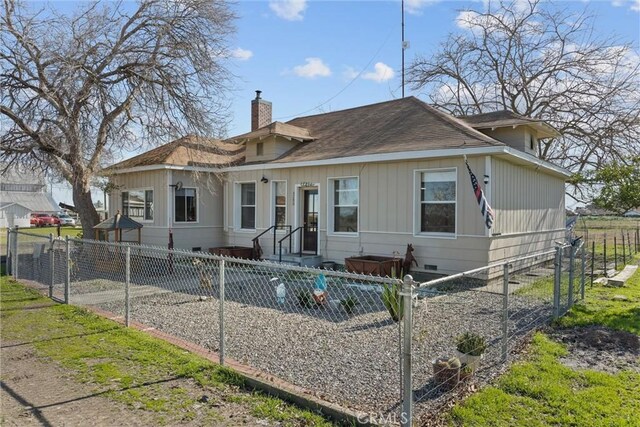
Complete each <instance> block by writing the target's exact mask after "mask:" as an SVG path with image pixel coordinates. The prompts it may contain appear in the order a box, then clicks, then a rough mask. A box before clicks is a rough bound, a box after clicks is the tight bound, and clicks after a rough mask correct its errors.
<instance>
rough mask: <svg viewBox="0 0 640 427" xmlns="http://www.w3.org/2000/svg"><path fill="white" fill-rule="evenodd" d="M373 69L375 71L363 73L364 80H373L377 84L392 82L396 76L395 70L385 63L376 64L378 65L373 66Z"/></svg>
mask: <svg viewBox="0 0 640 427" xmlns="http://www.w3.org/2000/svg"><path fill="white" fill-rule="evenodd" d="M373 69H374V70H375V71H369V72H367V73H363V74H362V78H363V79H366V80H373V81H374V82H377V83H383V82H386V81H387V80H391V79H392V78H393V76H394V75H395V72H394V71H393V68H391V67H389V66H388V65H387V64H385V63H384V62H376V65H374V66H373Z"/></svg>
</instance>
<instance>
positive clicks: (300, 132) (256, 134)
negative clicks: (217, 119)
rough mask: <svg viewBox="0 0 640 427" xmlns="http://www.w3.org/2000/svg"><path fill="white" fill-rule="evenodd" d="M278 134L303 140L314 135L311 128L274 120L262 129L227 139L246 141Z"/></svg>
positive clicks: (311, 139) (308, 139)
mask: <svg viewBox="0 0 640 427" xmlns="http://www.w3.org/2000/svg"><path fill="white" fill-rule="evenodd" d="M271 135H276V136H281V137H284V138H287V139H295V140H298V141H301V142H305V141H313V139H314V138H313V137H312V136H311V135H310V134H309V130H308V129H305V128H301V127H298V126H293V125H290V124H288V123H282V122H273V123H271V124H268V125H267V126H263V127H261V128H260V129H257V130H254V131H252V132H248V133H243V134H242V135H238V136H234V137H233V138H230V139H228V140H227V141H236V142H244V141H247V140H249V139H258V140H261V139H264V138H266V137H268V136H271Z"/></svg>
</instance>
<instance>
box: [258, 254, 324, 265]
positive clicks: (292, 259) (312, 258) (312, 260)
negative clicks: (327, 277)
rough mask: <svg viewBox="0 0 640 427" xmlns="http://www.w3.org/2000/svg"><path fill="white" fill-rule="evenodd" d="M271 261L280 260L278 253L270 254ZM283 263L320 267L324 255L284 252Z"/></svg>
mask: <svg viewBox="0 0 640 427" xmlns="http://www.w3.org/2000/svg"><path fill="white" fill-rule="evenodd" d="M269 261H275V262H278V261H279V257H278V254H274V255H269ZM282 263H283V264H290V265H297V266H299V267H319V266H320V264H322V255H305V254H302V256H300V255H298V254H286V255H285V254H282Z"/></svg>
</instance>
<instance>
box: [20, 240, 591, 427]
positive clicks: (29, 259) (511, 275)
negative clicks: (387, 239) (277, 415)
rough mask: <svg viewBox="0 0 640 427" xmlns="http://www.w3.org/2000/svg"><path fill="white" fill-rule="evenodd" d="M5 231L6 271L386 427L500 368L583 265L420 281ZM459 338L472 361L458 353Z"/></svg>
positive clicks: (570, 295)
mask: <svg viewBox="0 0 640 427" xmlns="http://www.w3.org/2000/svg"><path fill="white" fill-rule="evenodd" d="M8 234H9V236H8V238H9V244H8V248H9V253H8V255H9V262H8V263H9V264H10V267H11V268H10V273H11V274H12V275H14V277H16V278H18V279H21V280H25V281H28V283H29V284H31V286H35V287H38V288H40V289H41V290H42V291H43V292H45V293H47V294H48V295H49V296H50V297H52V298H54V299H57V300H59V301H62V302H66V303H70V304H75V305H79V306H84V307H88V308H90V309H92V310H94V311H97V312H99V313H101V314H103V315H105V316H108V317H111V318H114V319H116V320H119V321H121V322H122V323H124V324H125V325H127V326H129V325H131V324H133V323H136V324H137V325H138V326H139V327H141V328H143V329H144V328H152V329H155V330H156V331H159V332H161V333H163V334H165V336H170V337H175V338H177V339H179V340H181V342H182V343H183V344H184V345H185V346H186V347H188V348H189V347H190V348H193V349H194V350H201V349H203V348H204V349H206V350H208V351H211V352H213V353H215V354H216V355H217V357H218V358H219V361H220V363H222V364H225V363H227V362H228V361H233V362H238V363H240V364H243V365H245V366H249V367H251V368H253V369H257V370H259V371H261V372H263V373H265V374H266V375H267V376H273V377H276V378H279V379H281V380H283V381H285V382H287V383H290V384H293V385H295V386H299V387H302V388H304V389H306V390H307V391H308V392H309V393H311V394H313V395H315V396H317V397H319V398H321V399H323V400H325V401H328V402H333V403H336V404H338V405H341V406H343V407H345V408H350V409H352V410H354V411H356V412H357V413H359V414H364V416H363V417H362V418H360V421H365V420H366V419H369V420H370V421H373V422H383V423H384V422H401V423H403V424H405V422H409V421H410V420H412V419H413V420H418V419H419V420H421V421H425V422H428V420H429V419H430V418H432V417H435V416H437V414H439V413H441V412H442V410H443V409H446V408H447V407H448V406H449V405H451V404H452V402H453V401H454V400H455V399H457V398H459V397H460V396H461V395H464V394H466V393H470V392H471V391H473V390H475V389H477V388H478V387H480V386H482V385H484V384H486V383H488V382H489V381H491V379H493V378H495V377H496V376H497V375H499V374H500V373H501V372H503V371H504V370H505V369H506V367H507V366H508V364H509V362H510V361H511V360H512V359H513V358H514V357H516V356H517V355H518V353H519V351H518V350H519V348H520V347H521V346H522V345H524V344H525V343H526V342H527V339H528V338H529V337H530V335H531V333H532V332H533V331H534V330H536V329H537V328H539V327H541V326H542V325H545V324H548V323H549V322H550V320H551V319H553V318H555V317H558V316H561V315H563V314H564V313H566V311H567V310H569V308H570V307H571V305H572V304H574V303H575V302H577V301H579V300H580V299H582V298H584V292H585V281H586V269H587V268H586V266H587V265H588V258H587V251H586V247H585V246H583V245H582V242H581V241H577V242H575V243H576V244H575V245H574V246H571V245H566V244H565V245H559V246H558V247H556V248H555V249H551V250H548V251H543V252H539V253H535V254H532V255H529V256H526V257H519V258H515V259H509V260H507V261H505V262H502V263H499V264H494V265H490V266H486V267H482V268H479V269H475V270H472V271H467V272H464V273H460V274H457V275H453V276H449V277H444V278H439V279H436V280H431V281H427V282H423V283H418V282H415V281H413V280H412V278H411V277H410V276H407V277H405V278H404V280H401V279H399V278H381V277H375V276H365V275H358V274H353V273H345V272H339V271H332V270H320V269H314V268H305V267H297V266H291V265H286V264H278V263H270V262H263V261H251V260H244V259H236V258H229V257H222V256H217V255H211V254H206V253H199V252H190V251H182V250H168V249H164V248H159V247H150V246H143V245H136V244H124V243H108V242H102V241H93V240H81V239H71V238H65V239H61V238H54V237H53V236H41V235H37V234H32V233H29V232H24V231H21V230H20V231H18V230H13V231H11V232H10V233H8ZM465 334H466V335H465ZM478 337H479V338H478ZM465 340H467V341H468V342H466V344H465ZM465 345H466V350H465V351H466V352H471V353H481V354H482V356H481V359H480V360H479V361H477V360H476V361H474V360H472V359H473V358H469V357H467V356H466V355H465V354H458V353H456V349H457V348H462V347H464V346H465ZM473 350H477V351H473Z"/></svg>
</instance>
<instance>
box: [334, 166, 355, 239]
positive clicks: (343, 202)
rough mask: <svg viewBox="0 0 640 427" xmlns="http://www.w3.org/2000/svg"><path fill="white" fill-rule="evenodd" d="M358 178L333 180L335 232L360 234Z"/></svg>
mask: <svg viewBox="0 0 640 427" xmlns="http://www.w3.org/2000/svg"><path fill="white" fill-rule="evenodd" d="M359 202H360V196H359V189H358V178H337V179H334V180H333V230H332V231H333V232H335V233H357V232H358V205H359Z"/></svg>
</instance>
